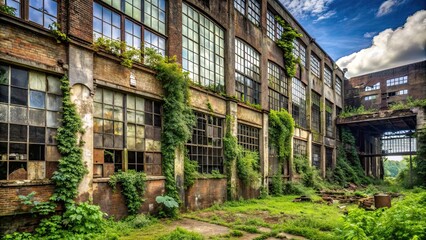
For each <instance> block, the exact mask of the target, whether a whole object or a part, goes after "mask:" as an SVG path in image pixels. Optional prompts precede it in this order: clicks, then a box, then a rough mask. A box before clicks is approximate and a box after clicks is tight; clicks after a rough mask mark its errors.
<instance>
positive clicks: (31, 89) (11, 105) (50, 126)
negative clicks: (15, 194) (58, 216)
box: [0, 64, 62, 180]
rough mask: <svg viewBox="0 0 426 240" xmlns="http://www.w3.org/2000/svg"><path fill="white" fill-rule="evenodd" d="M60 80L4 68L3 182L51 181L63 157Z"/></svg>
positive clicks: (0, 96)
mask: <svg viewBox="0 0 426 240" xmlns="http://www.w3.org/2000/svg"><path fill="white" fill-rule="evenodd" d="M60 85H61V83H60V80H59V79H58V78H57V77H54V76H50V75H46V74H44V73H41V72H36V71H29V70H27V69H21V68H16V67H14V66H9V65H3V64H0V180H25V179H44V178H49V177H51V175H52V173H53V171H54V170H56V166H57V165H58V160H59V158H60V154H59V152H58V150H57V148H56V144H57V143H56V140H55V135H56V132H57V128H58V127H59V126H60V120H59V118H60V111H61V106H62V97H61V95H62V91H61V89H60Z"/></svg>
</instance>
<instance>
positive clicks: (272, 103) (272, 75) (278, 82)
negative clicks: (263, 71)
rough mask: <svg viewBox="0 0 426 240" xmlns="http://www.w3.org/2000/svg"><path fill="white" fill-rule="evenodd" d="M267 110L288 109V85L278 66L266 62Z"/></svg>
mask: <svg viewBox="0 0 426 240" xmlns="http://www.w3.org/2000/svg"><path fill="white" fill-rule="evenodd" d="M268 80H269V109H273V110H277V111H279V110H280V109H281V108H285V109H288V97H287V96H288V83H287V79H286V78H285V75H284V71H283V69H282V68H280V67H279V66H278V65H276V64H274V63H272V62H268Z"/></svg>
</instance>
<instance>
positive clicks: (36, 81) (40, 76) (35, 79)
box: [29, 71, 46, 92]
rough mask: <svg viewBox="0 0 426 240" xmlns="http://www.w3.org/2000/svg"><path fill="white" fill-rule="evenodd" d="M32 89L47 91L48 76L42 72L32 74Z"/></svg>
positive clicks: (30, 75)
mask: <svg viewBox="0 0 426 240" xmlns="http://www.w3.org/2000/svg"><path fill="white" fill-rule="evenodd" d="M29 78H30V89H34V90H39V91H43V92H45V91H46V74H44V73H40V72H32V71H31V72H30V74H29Z"/></svg>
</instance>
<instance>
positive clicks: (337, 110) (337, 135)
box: [336, 106, 342, 141]
mask: <svg viewBox="0 0 426 240" xmlns="http://www.w3.org/2000/svg"><path fill="white" fill-rule="evenodd" d="M340 113H342V109H341V108H339V107H337V106H336V116H340ZM340 132H341V131H340V126H337V125H336V138H337V139H338V140H339V141H341V136H340Z"/></svg>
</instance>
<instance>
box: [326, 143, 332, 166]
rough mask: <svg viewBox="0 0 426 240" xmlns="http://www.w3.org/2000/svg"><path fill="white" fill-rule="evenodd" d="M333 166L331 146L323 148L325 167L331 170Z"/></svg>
mask: <svg viewBox="0 0 426 240" xmlns="http://www.w3.org/2000/svg"><path fill="white" fill-rule="evenodd" d="M332 167H333V148H328V147H326V148H325V168H326V169H327V170H331V169H332Z"/></svg>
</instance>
